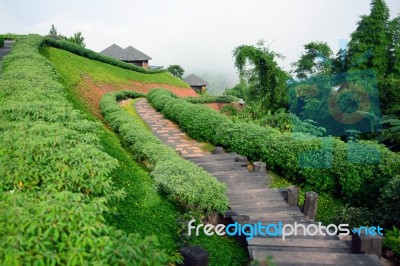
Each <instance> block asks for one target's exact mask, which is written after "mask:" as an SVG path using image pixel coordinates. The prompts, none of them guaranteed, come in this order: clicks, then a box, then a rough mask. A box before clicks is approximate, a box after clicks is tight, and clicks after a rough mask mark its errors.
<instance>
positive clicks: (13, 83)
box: [0, 35, 179, 265]
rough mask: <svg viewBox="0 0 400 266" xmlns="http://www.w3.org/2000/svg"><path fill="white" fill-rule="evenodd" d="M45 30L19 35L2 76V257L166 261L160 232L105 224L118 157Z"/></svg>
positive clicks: (30, 261)
mask: <svg viewBox="0 0 400 266" xmlns="http://www.w3.org/2000/svg"><path fill="white" fill-rule="evenodd" d="M42 41H43V39H42V38H41V37H40V36H36V35H31V36H20V37H19V38H18V39H17V41H16V43H15V45H14V46H13V49H12V51H11V53H10V54H9V55H8V56H6V57H5V58H4V64H3V72H2V77H1V80H0V176H1V179H0V264H1V265H78V264H79V265H133V264H135V265H137V264H140V265H166V264H168V262H177V261H179V259H177V257H175V256H174V257H170V256H169V255H168V254H167V253H166V252H165V251H163V250H160V249H159V247H158V244H157V241H156V239H155V238H154V237H148V238H145V239H143V238H141V237H140V236H139V235H136V234H135V235H129V236H128V235H126V234H125V233H124V232H122V231H120V230H116V229H115V228H113V227H110V226H108V225H106V223H105V219H104V216H103V215H104V214H106V213H107V212H110V211H111V210H110V209H109V207H108V204H107V202H108V201H109V200H118V199H121V198H122V197H123V196H124V192H123V191H120V190H116V189H115V188H114V186H113V183H112V181H111V177H110V173H111V172H112V170H113V169H115V167H116V166H117V161H116V160H115V159H113V158H112V157H110V156H109V155H108V154H106V153H104V152H103V151H102V150H101V146H100V143H99V139H98V137H97V135H96V134H97V132H99V130H98V129H99V126H101V124H99V123H95V122H90V121H88V120H86V119H85V117H84V116H83V115H82V114H81V113H79V112H78V111H76V110H75V109H73V108H72V105H71V104H70V103H69V102H68V100H67V98H66V95H65V94H64V88H63V86H62V85H61V84H60V83H59V82H58V79H59V77H58V75H57V73H56V72H55V70H54V68H53V66H52V64H51V63H50V62H49V61H48V60H47V59H45V58H44V57H42V56H41V55H40V54H39V46H40V45H41V43H42Z"/></svg>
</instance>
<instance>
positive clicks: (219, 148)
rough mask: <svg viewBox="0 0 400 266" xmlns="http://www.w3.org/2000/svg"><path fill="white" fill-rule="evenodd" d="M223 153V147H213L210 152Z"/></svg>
mask: <svg viewBox="0 0 400 266" xmlns="http://www.w3.org/2000/svg"><path fill="white" fill-rule="evenodd" d="M223 153H225V151H224V148H222V147H215V148H214V150H213V151H212V154H223Z"/></svg>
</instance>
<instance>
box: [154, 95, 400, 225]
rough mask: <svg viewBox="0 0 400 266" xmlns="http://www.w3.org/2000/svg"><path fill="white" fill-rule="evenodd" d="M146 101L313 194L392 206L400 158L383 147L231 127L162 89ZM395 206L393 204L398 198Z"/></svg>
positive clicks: (218, 116) (192, 133)
mask: <svg viewBox="0 0 400 266" xmlns="http://www.w3.org/2000/svg"><path fill="white" fill-rule="evenodd" d="M148 99H149V100H150V102H151V103H152V104H153V106H155V108H157V109H158V110H160V111H161V112H162V113H163V114H164V115H165V116H166V117H168V118H170V119H172V120H174V121H175V122H177V123H178V124H179V125H180V127H181V128H182V129H183V130H184V131H186V132H187V133H188V134H189V135H190V136H191V137H193V138H196V139H199V140H206V141H209V142H211V143H213V144H214V145H221V146H223V147H226V148H228V149H230V150H232V151H235V152H238V153H239V154H242V155H244V156H248V157H249V158H251V159H252V160H261V161H264V162H265V163H266V164H267V166H268V168H269V169H271V170H274V171H277V172H280V173H282V175H283V176H286V177H288V178H290V179H292V180H294V181H296V182H297V183H304V184H305V185H307V186H309V187H311V188H313V189H315V190H317V191H318V192H320V191H324V192H327V193H329V194H332V195H334V196H341V197H343V198H344V199H345V201H346V202H349V203H352V204H355V205H359V206H366V207H370V208H377V209H379V207H380V206H387V205H389V204H390V206H392V203H393V198H392V199H390V200H389V199H387V198H385V197H384V195H385V193H386V192H388V191H389V190H390V189H391V186H390V185H389V184H392V182H394V180H395V176H396V174H399V173H400V169H399V168H398V165H400V156H399V155H397V154H395V153H392V152H390V151H389V150H388V149H387V148H385V147H384V146H382V145H379V144H376V143H374V142H368V141H359V142H350V143H344V142H343V141H341V140H339V139H336V138H331V137H324V138H318V137H314V136H312V135H308V134H301V133H286V132H284V133H281V132H279V131H278V130H277V129H273V128H269V127H260V126H258V125H255V124H253V123H244V122H241V123H234V122H232V121H231V120H230V119H229V118H227V117H226V116H224V115H221V114H219V113H217V112H215V111H214V110H211V109H210V108H204V107H203V106H197V105H193V104H190V103H188V102H186V101H184V100H180V99H176V98H175V97H172V96H171V95H170V93H169V92H167V91H163V90H155V91H152V92H151V93H150V94H149V95H148ZM377 199H378V200H377ZM395 202H397V205H398V199H397V200H396V201H395ZM379 218H381V217H379ZM392 218H393V217H392ZM392 218H388V219H392ZM382 219H383V218H382ZM391 222H394V220H391Z"/></svg>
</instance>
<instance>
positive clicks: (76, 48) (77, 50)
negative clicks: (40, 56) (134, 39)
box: [44, 37, 166, 74]
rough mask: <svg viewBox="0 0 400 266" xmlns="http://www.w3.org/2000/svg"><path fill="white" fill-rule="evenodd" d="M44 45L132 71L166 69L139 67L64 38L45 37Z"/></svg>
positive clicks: (150, 72)
mask: <svg viewBox="0 0 400 266" xmlns="http://www.w3.org/2000/svg"><path fill="white" fill-rule="evenodd" d="M44 45H47V46H51V47H55V48H60V49H63V50H65V51H68V52H70V53H73V54H76V55H79V56H83V57H86V58H89V59H93V60H96V61H99V62H103V63H106V64H110V65H113V66H117V67H120V68H124V69H128V70H133V71H136V72H140V73H145V74H155V73H162V72H166V70H163V69H144V68H142V67H139V66H136V65H133V64H129V63H125V62H123V61H120V60H117V59H114V58H112V57H109V56H105V55H102V54H99V53H96V52H94V51H92V50H90V49H87V48H84V47H82V46H80V45H78V44H75V43H71V42H68V41H65V40H56V39H53V38H50V37H45V38H44Z"/></svg>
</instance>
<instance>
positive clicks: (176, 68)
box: [167, 65, 185, 79]
mask: <svg viewBox="0 0 400 266" xmlns="http://www.w3.org/2000/svg"><path fill="white" fill-rule="evenodd" d="M167 71H168V72H169V73H171V74H172V75H174V76H175V77H177V78H180V79H181V78H182V76H183V73H185V70H184V69H183V67H181V66H180V65H170V66H169V67H167Z"/></svg>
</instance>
